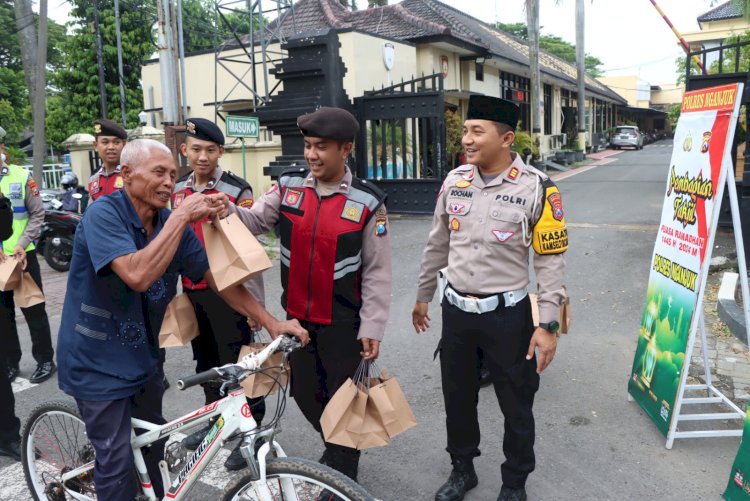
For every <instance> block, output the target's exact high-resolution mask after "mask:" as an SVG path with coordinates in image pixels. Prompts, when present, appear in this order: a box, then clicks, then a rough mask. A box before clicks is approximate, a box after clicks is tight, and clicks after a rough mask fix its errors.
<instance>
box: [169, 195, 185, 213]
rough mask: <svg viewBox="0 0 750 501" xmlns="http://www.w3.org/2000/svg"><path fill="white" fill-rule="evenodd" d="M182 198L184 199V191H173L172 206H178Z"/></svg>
mask: <svg viewBox="0 0 750 501" xmlns="http://www.w3.org/2000/svg"><path fill="white" fill-rule="evenodd" d="M183 200H185V192H180V193H175V195H174V201H173V202H172V207H173V208H175V209H176V208H177V207H179V206H180V204H181V203H182V201H183Z"/></svg>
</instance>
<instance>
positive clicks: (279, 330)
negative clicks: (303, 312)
mask: <svg viewBox="0 0 750 501" xmlns="http://www.w3.org/2000/svg"><path fill="white" fill-rule="evenodd" d="M266 330H267V331H268V333H269V334H270V335H271V339H276V338H277V337H279V336H281V335H282V334H289V335H290V336H294V337H296V338H297V339H299V340H300V342H301V343H302V345H303V346H304V345H306V344H307V343H308V342H309V341H310V335H309V334H308V333H307V330H306V329H305V328H304V327H302V326H301V325H300V324H299V321H298V320H297V319H296V318H293V319H291V320H284V321H282V322H278V321H277V322H276V323H275V324H274V325H271V326H266Z"/></svg>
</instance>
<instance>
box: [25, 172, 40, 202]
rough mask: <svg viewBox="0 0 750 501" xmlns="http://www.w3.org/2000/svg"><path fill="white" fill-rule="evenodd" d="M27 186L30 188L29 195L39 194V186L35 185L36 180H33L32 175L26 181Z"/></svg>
mask: <svg viewBox="0 0 750 501" xmlns="http://www.w3.org/2000/svg"><path fill="white" fill-rule="evenodd" d="M27 184H28V186H29V190H31V195H32V196H35V197H38V196H39V186H37V184H36V181H34V178H33V177H30V178H29V182H28V183H27Z"/></svg>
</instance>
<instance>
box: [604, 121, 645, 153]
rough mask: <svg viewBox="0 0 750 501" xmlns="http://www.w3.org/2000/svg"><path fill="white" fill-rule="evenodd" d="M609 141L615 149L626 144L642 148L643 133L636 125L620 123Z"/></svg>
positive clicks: (637, 148) (638, 148)
mask: <svg viewBox="0 0 750 501" xmlns="http://www.w3.org/2000/svg"><path fill="white" fill-rule="evenodd" d="M609 143H610V145H611V146H612V148H613V149H615V150H619V149H620V148H624V147H625V146H629V147H631V148H635V149H636V150H642V149H643V134H641V131H640V130H639V129H638V127H636V126H635V125H618V126H617V127H615V130H614V132H613V133H612V138H611V139H610V141H609Z"/></svg>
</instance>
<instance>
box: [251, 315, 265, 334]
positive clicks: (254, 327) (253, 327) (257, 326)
mask: <svg viewBox="0 0 750 501" xmlns="http://www.w3.org/2000/svg"><path fill="white" fill-rule="evenodd" d="M247 325H248V327H250V330H251V331H253V332H258V331H259V330H261V329H262V328H263V326H262V325H260V322H258V321H257V320H256V319H254V318H253V317H247Z"/></svg>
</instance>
